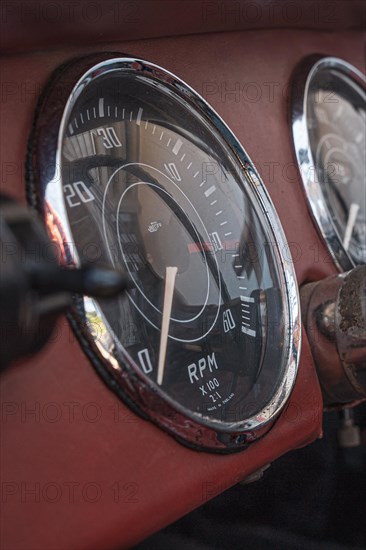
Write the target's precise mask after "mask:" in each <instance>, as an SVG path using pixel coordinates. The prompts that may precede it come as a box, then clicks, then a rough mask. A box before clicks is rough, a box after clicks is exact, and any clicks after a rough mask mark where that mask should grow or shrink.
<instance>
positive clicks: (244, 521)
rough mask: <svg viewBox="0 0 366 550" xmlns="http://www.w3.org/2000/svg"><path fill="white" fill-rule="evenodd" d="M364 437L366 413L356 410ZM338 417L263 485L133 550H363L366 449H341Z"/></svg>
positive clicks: (233, 493)
mask: <svg viewBox="0 0 366 550" xmlns="http://www.w3.org/2000/svg"><path fill="white" fill-rule="evenodd" d="M355 420H356V422H357V424H358V425H359V426H361V428H362V429H363V435H365V429H366V406H365V405H362V406H360V407H358V408H357V409H355ZM339 425H340V417H339V414H338V413H337V412H332V413H329V412H328V413H325V414H324V437H323V439H319V440H317V441H316V442H315V443H313V444H312V445H309V446H308V447H305V448H304V449H300V450H297V451H294V452H291V453H288V454H287V455H285V456H283V457H281V458H279V459H278V460H277V461H275V462H274V463H273V464H272V465H271V467H270V468H269V469H268V470H266V472H265V473H264V476H263V478H262V479H261V480H259V481H256V482H254V483H252V484H250V485H236V486H235V487H233V488H232V489H230V490H228V491H226V492H225V493H223V494H221V495H220V496H218V497H216V498H215V499H213V500H212V501H210V502H208V503H207V504H205V505H204V506H202V507H201V508H199V509H197V510H195V511H194V512H192V513H191V514H188V515H187V516H185V517H184V518H182V519H181V520H179V521H178V522H176V523H175V524H173V525H170V526H169V527H167V528H166V529H164V530H162V531H160V532H159V533H157V534H156V535H154V536H152V537H150V538H149V539H146V540H145V541H144V542H143V543H141V544H139V545H138V546H136V547H135V550H154V549H157V550H172V549H176V550H185V549H187V550H188V549H189V550H208V549H210V548H214V549H216V548H217V549H218V548H220V549H226V548H231V549H236V548H238V549H239V548H249V549H252V548H254V549H263V550H267V549H268V550H275V549H279V550H342V549H343V550H344V549H346V548H347V549H348V548H350V549H354V550H356V549H357V550H361V549H364V548H366V444H365V440H363V444H362V445H361V446H359V447H356V448H349V449H342V448H340V447H339V445H338V441H337V431H338V428H339Z"/></svg>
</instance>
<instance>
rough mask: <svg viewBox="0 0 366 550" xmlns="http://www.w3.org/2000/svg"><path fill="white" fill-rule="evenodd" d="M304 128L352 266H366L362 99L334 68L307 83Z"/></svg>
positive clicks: (365, 105)
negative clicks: (305, 124)
mask: <svg viewBox="0 0 366 550" xmlns="http://www.w3.org/2000/svg"><path fill="white" fill-rule="evenodd" d="M307 125H308V132H309V140H310V148H311V153H312V156H313V159H314V162H315V171H316V176H317V178H318V180H319V183H320V185H321V187H322V191H323V194H324V197H325V200H326V203H327V207H328V209H329V212H330V214H331V216H332V221H333V224H334V227H335V229H336V231H337V233H338V236H339V239H340V241H341V242H342V244H343V247H344V249H345V250H346V251H347V253H348V254H349V256H350V257H351V259H352V261H353V263H354V264H365V263H366V152H365V151H366V143H365V142H366V94H365V90H364V89H363V88H362V87H361V86H360V85H359V84H358V83H357V82H355V80H353V79H352V78H351V77H350V76H348V75H346V74H344V73H342V72H341V71H340V70H338V69H337V68H334V67H333V68H330V67H327V68H323V69H321V70H319V71H318V72H317V73H316V74H315V75H314V77H313V78H312V80H311V83H310V86H309V92H308V96H307Z"/></svg>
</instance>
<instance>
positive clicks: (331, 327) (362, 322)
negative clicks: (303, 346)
mask: <svg viewBox="0 0 366 550" xmlns="http://www.w3.org/2000/svg"><path fill="white" fill-rule="evenodd" d="M300 297H301V304H302V312H303V313H302V316H303V322H304V325H305V328H306V331H307V335H308V339H309V342H310V345H311V349H312V354H313V357H314V361H315V364H316V368H317V372H318V377H319V380H320V383H321V386H322V391H323V398H324V404H325V406H326V407H328V408H334V407H337V408H342V407H349V406H354V405H356V404H358V403H359V402H361V401H363V400H365V399H366V266H360V267H357V268H355V269H352V270H351V271H349V272H348V273H344V274H341V275H337V276H335V277H329V278H327V279H324V280H323V281H319V282H317V283H311V284H307V285H304V286H303V287H302V288H301V289H300Z"/></svg>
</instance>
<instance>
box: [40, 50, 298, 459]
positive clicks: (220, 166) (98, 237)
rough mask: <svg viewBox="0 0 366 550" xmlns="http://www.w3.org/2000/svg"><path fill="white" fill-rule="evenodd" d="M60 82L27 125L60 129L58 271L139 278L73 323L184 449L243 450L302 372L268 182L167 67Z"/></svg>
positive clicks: (119, 69)
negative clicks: (105, 271)
mask: <svg viewBox="0 0 366 550" xmlns="http://www.w3.org/2000/svg"><path fill="white" fill-rule="evenodd" d="M63 78H64V79H65V82H75V83H76V85H75V87H74V88H73V89H71V90H68V92H67V96H66V92H65V96H66V97H65V103H66V100H67V104H66V106H65V105H63V106H62V110H61V109H60V111H59V112H58V113H57V114H56V119H55V109H54V106H55V101H56V99H55V97H54V96H53V94H52V91H51V93H50V94H49V96H48V98H47V99H46V101H45V102H44V103H43V115H42V116H41V118H40V119H38V121H36V127H38V128H40V129H41V132H40V134H42V131H44V132H46V130H48V129H49V128H50V127H51V126H52V124H53V126H52V127H53V128H54V127H57V128H58V135H57V139H58V146H57V147H55V149H56V150H55V152H54V153H53V155H54V156H53V162H54V166H55V167H57V170H56V169H55V171H54V172H52V174H51V176H50V175H49V176H48V177H46V178H43V181H42V185H41V187H40V188H38V189H36V193H37V195H38V197H40V198H41V200H42V202H43V209H47V211H48V212H50V213H51V217H50V216H49V217H48V218H47V219H48V225H49V229H50V230H51V232H52V234H53V235H54V233H55V225H56V226H57V231H58V232H59V235H61V236H62V237H61V238H60V249H61V253H62V254H61V255H62V258H63V259H64V262H66V263H67V264H69V265H85V264H88V263H90V262H91V261H98V262H100V263H102V264H104V265H107V266H111V267H113V268H115V269H123V270H124V271H126V272H127V273H128V275H129V277H130V279H131V281H132V288H131V289H130V290H128V292H126V293H125V294H124V295H123V296H121V297H120V298H119V299H117V300H114V301H102V300H98V302H96V301H93V300H91V299H88V298H84V299H83V300H79V301H78V302H77V303H76V305H75V313H74V322H75V323H78V324H79V326H82V325H83V324H84V330H83V334H84V336H86V338H87V340H88V342H89V344H88V345H92V349H93V354H94V361H93V362H94V364H95V365H96V366H97V368H99V370H102V374H103V376H104V378H105V377H106V373H107V374H108V377H109V383H110V384H111V385H113V386H114V388H116V386H117V391H118V393H119V394H120V395H121V396H122V397H123V398H124V399H125V400H127V402H128V403H129V404H130V405H131V406H132V407H133V408H135V410H137V411H138V412H140V413H142V414H145V415H146V416H148V417H149V418H150V419H152V420H153V421H155V422H156V423H158V424H159V425H160V426H162V427H164V428H165V429H167V430H169V431H170V432H172V433H173V434H174V435H176V436H177V437H178V438H180V439H182V440H184V441H185V442H186V443H188V444H190V445H194V446H197V447H203V448H205V449H212V450H215V449H216V450H221V451H223V450H235V449H238V448H240V447H242V446H244V445H246V444H247V443H248V442H249V441H250V440H251V439H254V438H255V437H258V435H260V433H262V432H263V429H268V426H269V422H270V421H271V420H273V419H274V418H275V416H276V415H277V414H278V412H279V410H280V409H281V407H282V406H283V404H284V403H285V401H286V399H287V398H288V396H289V393H290V390H291V387H292V385H293V382H294V377H295V374H296V369H297V357H298V345H299V343H298V339H299V326H298V323H299V319H298V304H297V293H296V284H295V278H294V274H293V271H292V268H291V264H290V263H285V261H284V259H283V257H282V254H281V252H282V251H283V250H284V247H285V241H284V240H283V237H282V230H281V228H280V226H279V222H278V219H277V216H276V214H275V212H274V210H273V207H272V206H271V204H270V202H269V200H268V198H267V196H266V192H265V190H264V187H263V185H262V184H261V182H260V180H259V179H258V176H257V174H256V172H255V170H254V168H253V167H252V165H251V164H250V161H249V159H248V158H247V157H246V155H245V153H244V151H243V150H242V149H241V147H240V145H239V144H238V142H237V141H236V140H235V138H234V137H233V135H232V134H231V133H230V131H229V130H228V128H227V127H226V126H225V125H224V123H223V122H222V121H221V120H220V119H219V117H218V116H217V115H216V114H215V113H214V112H213V111H212V110H211V109H210V108H209V107H208V105H207V104H206V103H205V102H204V100H202V99H201V98H200V97H199V96H198V95H197V94H195V93H194V92H193V90H191V89H190V88H189V87H188V86H187V85H185V84H184V83H183V82H182V81H180V80H178V79H177V78H176V77H173V75H171V74H170V73H168V72H166V71H164V70H163V69H162V68H160V67H157V66H155V65H152V64H150V63H147V62H145V61H142V60H136V59H132V58H120V59H116V58H112V59H105V60H103V61H101V62H99V63H97V64H96V60H95V59H90V58H89V59H87V60H85V59H84V60H82V61H79V62H77V63H74V64H72V65H70V68H69V71H68V72H67V73H66V75H64V76H63ZM73 79H74V80H73ZM62 84H63V79H62V78H61V80H59V81H58V86H57V84H55V85H54V87H53V88H52V87H51V90H52V89H58V92H59V91H60V87H61V88H62ZM57 100H58V101H59V97H58V98H57ZM41 112H42V111H41ZM47 117H49V118H47ZM57 117H59V119H57ZM55 120H56V121H57V125H55ZM40 134H38V136H40ZM38 140H39V141H34V138H32V141H31V147H32V149H33V151H35V152H36V153H35V154H34V153H33V173H36V174H38V173H39V172H40V170H42V162H43V161H42V159H41V153H40V150H41V147H42V146H41V137H38ZM34 159H35V160H34ZM49 164H50V160H49V158H48V166H49ZM41 179H42V178H41ZM50 219H51V222H50V221H49V220H50ZM50 225H51V227H50ZM70 243H72V245H70ZM84 321H85V322H86V326H87V330H86V331H85V322H84ZM89 355H90V351H89ZM100 364H101V365H102V366H101V367H100ZM253 430H257V433H255V432H254V431H253ZM260 430H262V432H260Z"/></svg>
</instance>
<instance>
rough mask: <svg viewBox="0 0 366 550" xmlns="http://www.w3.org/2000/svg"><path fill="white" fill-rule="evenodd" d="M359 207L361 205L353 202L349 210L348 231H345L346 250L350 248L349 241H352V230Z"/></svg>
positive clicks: (344, 242) (344, 244)
mask: <svg viewBox="0 0 366 550" xmlns="http://www.w3.org/2000/svg"><path fill="white" fill-rule="evenodd" d="M359 209H360V205H359V204H356V203H355V202H353V203H352V204H351V206H350V209H349V212H348V220H347V226H346V231H345V232H344V239H343V246H344V248H345V249H346V250H348V247H349V243H350V242H351V237H352V231H353V227H354V225H355V223H356V219H357V214H358V211H359Z"/></svg>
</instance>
